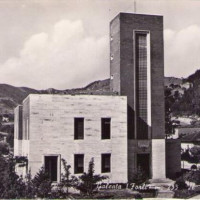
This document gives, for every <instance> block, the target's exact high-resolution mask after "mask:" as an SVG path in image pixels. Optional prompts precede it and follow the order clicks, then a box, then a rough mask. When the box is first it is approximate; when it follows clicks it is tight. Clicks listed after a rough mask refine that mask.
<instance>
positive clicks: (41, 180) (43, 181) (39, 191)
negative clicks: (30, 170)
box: [32, 167, 52, 198]
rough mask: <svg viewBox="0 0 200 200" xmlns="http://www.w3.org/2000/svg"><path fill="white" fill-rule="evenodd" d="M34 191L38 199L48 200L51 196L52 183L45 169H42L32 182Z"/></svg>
mask: <svg viewBox="0 0 200 200" xmlns="http://www.w3.org/2000/svg"><path fill="white" fill-rule="evenodd" d="M32 184H33V191H34V194H35V195H36V197H40V198H48V197H50V196H51V190H52V182H51V180H50V179H49V176H48V174H47V173H45V169H44V167H41V169H40V170H39V172H38V173H37V174H36V175H35V177H34V178H33V180H32Z"/></svg>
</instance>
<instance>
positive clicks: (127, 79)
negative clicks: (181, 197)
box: [110, 13, 166, 179]
mask: <svg viewBox="0 0 200 200" xmlns="http://www.w3.org/2000/svg"><path fill="white" fill-rule="evenodd" d="M110 75H111V85H110V87H111V90H112V91H114V92H117V93H118V94H120V95H126V96H127V98H128V176H129V178H131V176H132V174H133V173H134V172H135V171H136V170H137V168H138V167H141V168H143V170H145V171H146V173H147V174H148V176H149V178H152V179H164V178H166V172H165V170H166V169H165V132H164V131H165V129H164V128H165V122H164V51H163V17H162V16H155V15H142V14H128V13H120V14H119V15H117V16H116V17H115V18H114V19H113V20H112V21H111V23H110Z"/></svg>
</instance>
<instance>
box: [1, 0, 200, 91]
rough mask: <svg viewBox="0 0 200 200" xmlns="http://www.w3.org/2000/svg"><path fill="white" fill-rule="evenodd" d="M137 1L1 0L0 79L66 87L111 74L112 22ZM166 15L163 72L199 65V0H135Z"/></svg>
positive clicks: (144, 9)
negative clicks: (110, 27) (110, 45)
mask: <svg viewBox="0 0 200 200" xmlns="http://www.w3.org/2000/svg"><path fill="white" fill-rule="evenodd" d="M119 12H134V0H48V1H45V0H37V1H36V0H0V83H7V84H11V85H14V86H27V87H32V88H35V89H47V88H51V87H53V88H57V89H68V88H75V87H83V86H85V85H87V84H88V83H90V82H92V81H95V80H100V79H106V78H108V77H109V22H110V21H111V20H112V19H113V18H114V17H115V16H116V15H117V14H118V13H119ZM136 12H137V13H140V14H159V15H163V16H164V44H165V47H164V49H165V75H166V76H175V77H187V76H188V75H190V74H192V73H194V72H195V71H196V70H197V69H198V68H200V1H199V0H186V1H184V0H136Z"/></svg>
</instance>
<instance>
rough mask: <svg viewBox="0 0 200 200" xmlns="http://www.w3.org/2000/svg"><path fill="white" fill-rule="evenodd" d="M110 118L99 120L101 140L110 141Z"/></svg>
mask: <svg viewBox="0 0 200 200" xmlns="http://www.w3.org/2000/svg"><path fill="white" fill-rule="evenodd" d="M110 122H111V119H110V118H102V119H101V139H102V140H104V139H110Z"/></svg>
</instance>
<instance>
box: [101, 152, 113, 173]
mask: <svg viewBox="0 0 200 200" xmlns="http://www.w3.org/2000/svg"><path fill="white" fill-rule="evenodd" d="M110 158H111V154H110V153H106V154H101V172H102V173H106V172H110V171H111V170H110V168H111V167H110V166H111V165H110Z"/></svg>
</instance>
